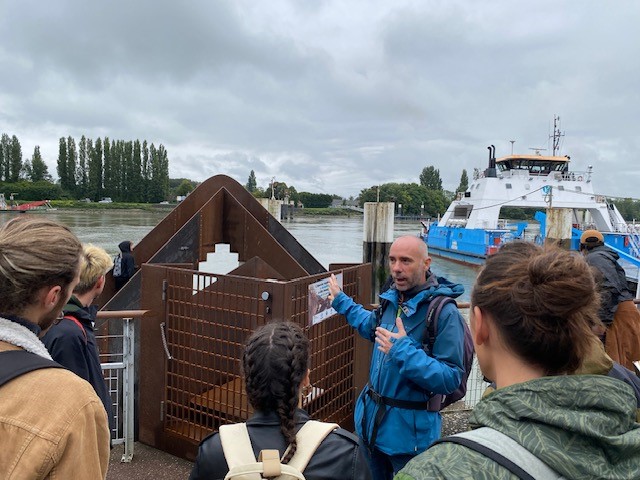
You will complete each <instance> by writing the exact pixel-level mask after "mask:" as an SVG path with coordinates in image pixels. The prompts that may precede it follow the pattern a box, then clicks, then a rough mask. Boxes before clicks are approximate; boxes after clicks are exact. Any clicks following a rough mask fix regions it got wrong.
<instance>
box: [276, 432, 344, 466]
mask: <svg viewBox="0 0 640 480" xmlns="http://www.w3.org/2000/svg"><path fill="white" fill-rule="evenodd" d="M338 427H339V425H338V424H337V423H325V422H318V421H317V420H309V421H308V422H307V423H305V424H304V425H303V426H302V428H301V429H300V430H298V433H296V444H297V449H296V453H294V454H293V457H292V458H291V460H289V463H288V465H289V466H291V467H293V468H296V469H298V470H299V471H301V472H304V469H305V468H307V465H308V464H309V461H310V460H311V457H313V454H314V453H316V450H317V449H318V447H319V446H320V444H321V443H322V441H323V440H324V439H325V438H326V437H327V435H329V434H330V433H331V432H333V431H334V430H335V429H336V428H338ZM287 450H288V449H287ZM285 454H286V452H285Z"/></svg>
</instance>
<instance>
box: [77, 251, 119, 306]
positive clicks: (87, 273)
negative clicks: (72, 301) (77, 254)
mask: <svg viewBox="0 0 640 480" xmlns="http://www.w3.org/2000/svg"><path fill="white" fill-rule="evenodd" d="M111 267H113V260H112V259H111V257H110V256H109V254H108V253H107V252H106V250H105V249H104V248H101V247H97V246H95V245H92V244H90V243H89V244H87V245H85V246H84V248H83V251H82V264H81V265H80V282H79V283H78V285H76V288H74V290H73V293H77V294H79V295H82V294H84V293H87V292H88V291H90V290H91V289H92V288H93V287H94V286H95V285H96V283H97V282H98V280H99V279H100V277H101V276H102V275H104V274H105V273H107V272H108V271H109V270H110V269H111Z"/></svg>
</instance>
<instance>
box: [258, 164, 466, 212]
mask: <svg viewBox="0 0 640 480" xmlns="http://www.w3.org/2000/svg"><path fill="white" fill-rule="evenodd" d="M419 181H420V183H419V184H418V183H384V184H381V185H373V186H371V187H369V188H365V189H363V190H362V191H361V192H360V195H359V196H358V199H357V203H358V205H359V206H360V207H362V206H364V203H365V202H376V201H380V202H395V203H396V205H397V206H398V207H397V208H398V213H399V214H402V215H416V216H417V215H424V216H432V217H435V216H437V215H439V214H443V213H444V212H445V210H446V209H447V206H448V205H449V203H450V202H451V200H452V199H453V197H454V196H455V192H448V191H446V190H444V189H443V188H442V179H441V178H440V171H439V170H438V169H436V168H435V167H433V166H429V167H425V168H423V169H422V172H421V173H420V176H419ZM468 184H469V177H468V175H467V171H466V170H463V171H462V175H461V176H460V184H459V186H458V188H457V189H456V192H459V191H462V192H464V191H465V190H466V189H467V188H468ZM245 188H246V189H247V190H249V191H250V192H251V193H252V194H253V195H254V196H255V197H258V198H271V197H272V196H273V198H276V199H279V200H285V199H287V200H289V201H290V202H291V201H292V202H294V204H296V205H297V204H302V205H304V206H305V207H307V208H327V207H329V206H330V205H331V203H332V202H333V200H335V199H340V198H342V197H340V196H339V195H330V194H324V193H309V192H298V191H297V190H296V189H295V187H293V186H288V185H287V184H286V183H284V182H276V181H272V182H271V183H270V184H269V185H268V186H266V187H264V188H261V187H259V186H258V185H257V181H256V176H255V172H254V171H253V170H251V173H250V174H249V178H248V179H247V183H246V185H245ZM351 200H353V198H352V199H351ZM400 205H401V207H399V206H400Z"/></svg>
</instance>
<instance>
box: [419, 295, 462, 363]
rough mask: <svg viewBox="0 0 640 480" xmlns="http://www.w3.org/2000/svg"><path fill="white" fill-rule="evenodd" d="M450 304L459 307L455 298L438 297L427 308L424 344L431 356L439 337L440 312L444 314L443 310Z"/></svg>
mask: <svg viewBox="0 0 640 480" xmlns="http://www.w3.org/2000/svg"><path fill="white" fill-rule="evenodd" d="M448 303H453V304H455V305H456V307H457V306H458V304H457V303H456V301H455V300H454V299H453V298H451V297H447V296H444V295H438V296H437V297H433V298H432V299H431V301H430V302H429V306H428V307H427V328H426V329H425V333H424V336H423V337H422V344H423V345H425V346H426V347H427V349H428V352H429V355H431V354H432V352H433V345H434V344H435V343H436V337H437V336H438V318H440V312H442V309H443V308H444V307H445V305H447V304H448Z"/></svg>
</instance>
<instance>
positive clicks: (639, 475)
mask: <svg viewBox="0 0 640 480" xmlns="http://www.w3.org/2000/svg"><path fill="white" fill-rule="evenodd" d="M635 420H636V398H635V396H634V394H633V392H632V389H631V388H630V387H629V386H628V385H626V384H625V383H623V382H621V381H619V380H615V379H612V378H609V377H605V376H602V375H570V376H558V377H544V378H539V379H536V380H531V381H528V382H524V383H519V384H516V385H511V386H509V387H505V388H501V389H499V390H496V391H495V392H493V393H491V394H489V395H487V396H486V397H485V398H483V399H482V401H481V402H480V403H478V405H477V406H476V407H475V409H474V411H473V413H472V414H471V417H470V424H471V425H472V426H473V427H474V428H478V427H481V426H487V427H492V428H494V429H496V430H498V431H500V432H502V433H504V434H506V435H508V436H509V437H511V438H513V439H514V440H515V441H517V442H518V443H519V444H520V445H522V446H523V447H525V448H526V449H527V450H529V451H530V452H531V453H533V454H534V455H536V456H537V457H538V458H540V459H541V460H542V461H544V462H545V463H546V464H547V465H549V466H550V467H551V468H553V469H554V470H555V471H557V472H558V473H559V474H561V475H563V476H564V477H565V478H567V479H621V480H622V479H625V480H627V479H634V478H635V479H640V424H638V423H636V421H635ZM422 479H451V480H454V479H455V480H460V479H505V480H507V479H508V480H512V479H517V477H515V476H514V475H512V474H511V473H510V472H509V471H508V470H506V469H504V468H503V467H501V466H500V465H498V464H496V463H495V462H493V461H492V460H490V459H488V458H487V457H485V456H484V455H482V454H480V453H477V452H474V451H471V450H469V449H467V448H466V447H463V446H461V445H457V444H453V443H445V444H438V445H436V446H434V447H433V448H430V449H429V450H427V451H426V452H424V453H422V454H420V455H418V456H417V457H415V458H414V459H413V460H411V461H410V462H409V463H408V464H407V465H406V466H405V468H404V469H402V470H401V471H400V472H399V473H398V474H397V475H396V477H395V479H394V480H422Z"/></svg>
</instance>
